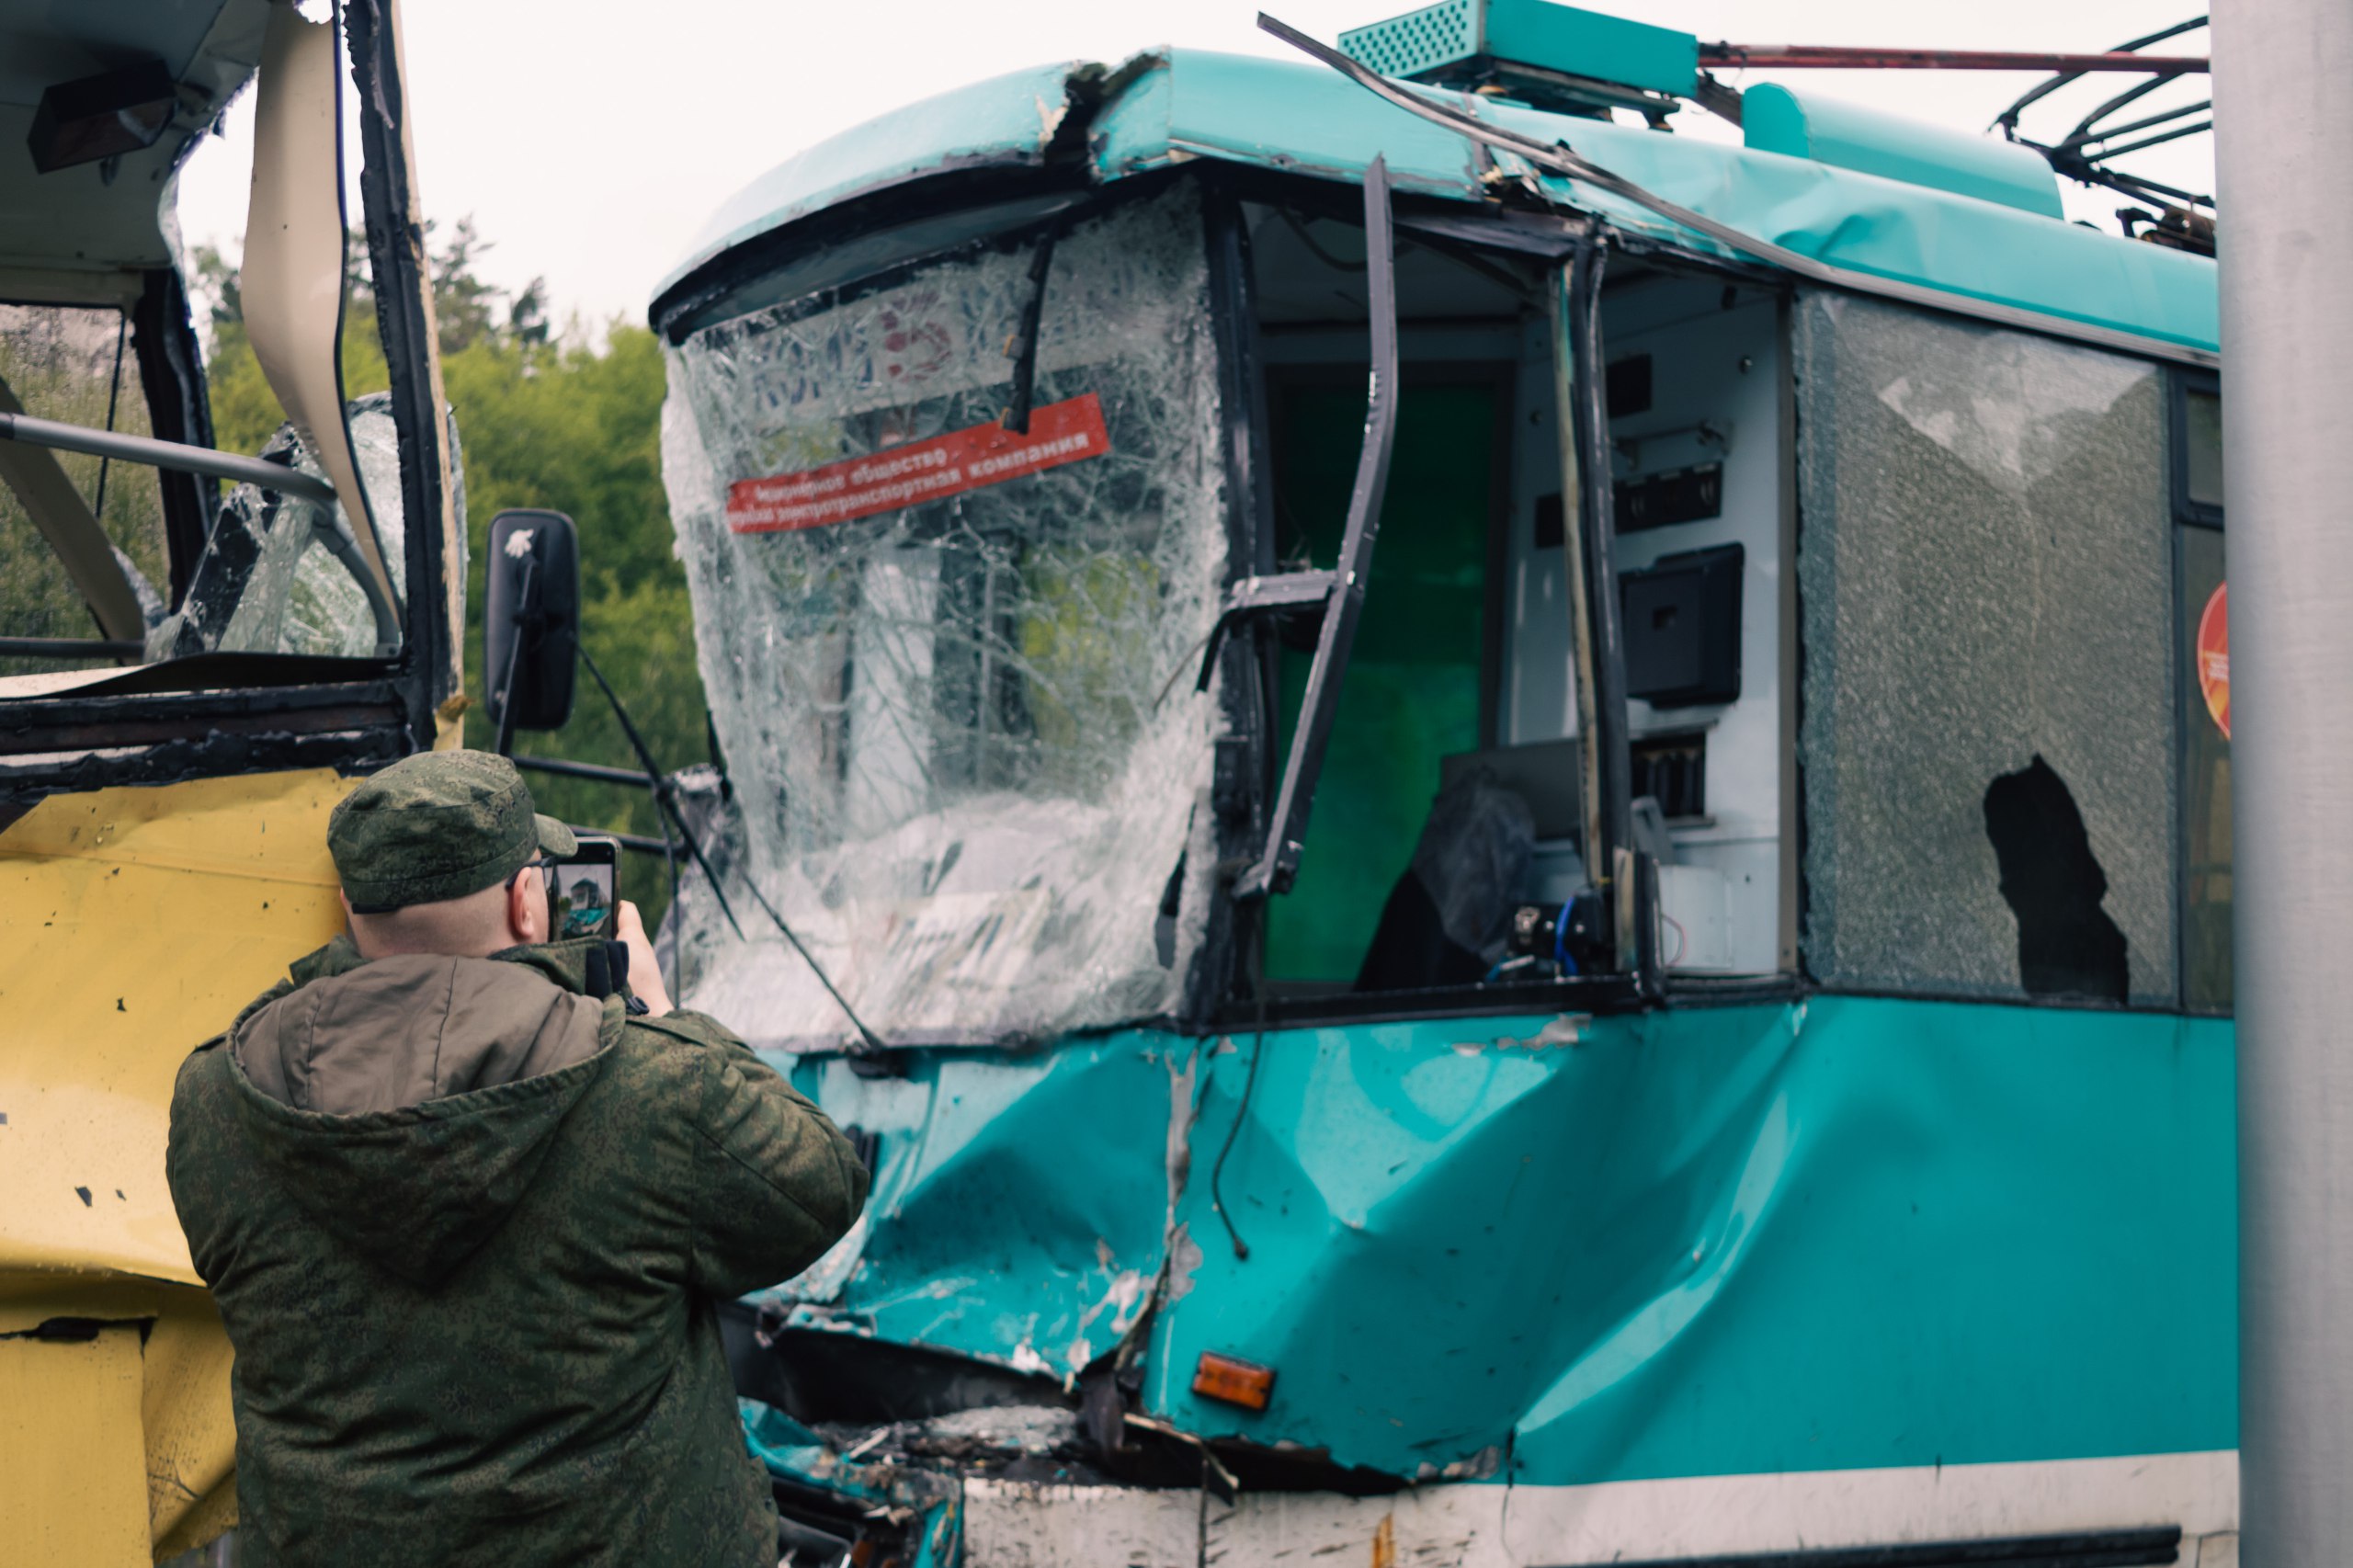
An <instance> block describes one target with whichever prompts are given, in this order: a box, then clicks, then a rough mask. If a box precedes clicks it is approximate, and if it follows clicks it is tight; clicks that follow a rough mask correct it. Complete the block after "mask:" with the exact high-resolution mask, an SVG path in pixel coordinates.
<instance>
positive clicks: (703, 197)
mask: <svg viewBox="0 0 2353 1568" xmlns="http://www.w3.org/2000/svg"><path fill="white" fill-rule="evenodd" d="M1271 8H1272V9H1273V10H1274V14H1275V15H1277V16H1279V17H1282V18H1283V20H1285V21H1287V22H1290V24H1291V25H1293V26H1294V27H1297V28H1302V30H1304V31H1306V32H1309V33H1311V34H1313V35H1314V36H1316V37H1319V38H1322V39H1324V40H1327V41H1329V40H1333V39H1334V38H1336V36H1337V34H1338V33H1339V31H1340V30H1341V29H1342V28H1350V27H1356V26H1359V25H1361V24H1363V23H1365V22H1368V21H1377V20H1380V19H1381V18H1382V17H1388V16H1391V15H1394V14H1396V13H1397V12H1398V11H1401V10H1409V9H1412V8H1413V6H1411V5H1399V4H1394V3H1383V0H1370V3H1367V0H1272V7H1271ZM1593 8H1596V9H1604V10H1610V11H1614V12H1616V13H1617V14H1619V15H1621V16H1628V17H1636V18H1639V19H1641V20H1643V21H1649V22H1654V23H1657V24H1660V25H1662V26H1667V27H1675V28H1683V29H1685V30H1688V31H1691V32H1695V33H1697V34H1699V37H1700V38H1702V39H1704V40H1717V39H1729V40H1733V41H1735V42H1741V43H1825V44H1878V45H1883V46H1889V47H1925V46H1943V47H1949V48H1970V49H2010V50H2046V51H2059V50H2065V51H2087V50H2097V49H2107V48H2110V47H2112V46H2114V45H2115V44H2117V43H2119V42H2121V41H2123V40H2126V39H2128V38H2131V37H2134V36H2137V35H2139V34H2143V33H2149V32H2154V31H2156V30H2157V29H2158V28H2162V27H2165V26H2167V25H2169V24H2171V23H2174V22H2177V21H2180V20H2182V19H2183V18H2184V17H2188V16H2193V15H2196V14H2197V11H2198V9H2199V7H2197V6H2194V5H2193V4H2191V0H2155V3H2152V0H2067V3H2064V4H2058V3H2053V0H1970V3H1969V4H1967V5H1958V4H1955V5H1944V6H1927V5H1917V6H1889V5H1884V4H1871V3H1859V0H1739V3H1734V0H1611V3H1607V4H1601V5H1597V6H1594V7H1593ZM403 10H404V15H405V17H406V19H407V24H406V25H407V56H408V68H409V74H410V77H411V79H412V97H411V103H412V105H413V108H414V113H415V138H416V149H417V164H418V177H419V182H420V185H421V187H422V189H423V192H424V198H425V207H426V213H427V214H428V215H429V216H431V217H432V218H434V219H435V220H437V221H438V222H443V223H447V222H451V221H454V220H456V219H458V218H460V217H464V216H467V215H469V214H471V215H472V217H473V219H474V221H475V223H476V226H477V227H478V229H479V230H480V232H481V233H482V234H483V237H484V238H485V239H488V240H490V241H491V242H493V243H494V245H495V248H494V250H493V251H492V252H491V253H490V254H489V256H488V257H487V258H486V260H485V263H484V267H483V270H484V271H485V272H486V273H487V274H488V275H489V276H490V278H492V279H493V280H494V281H495V282H498V283H500V284H503V285H506V286H507V287H510V288H512V287H516V286H519V285H520V284H522V283H524V282H526V281H528V280H529V278H533V277H541V276H543V277H545V278H547V280H548V283H549V293H550V298H551V304H552V306H553V308H554V311H555V312H556V313H557V315H558V316H559V318H560V319H561V318H562V317H563V316H564V315H566V314H569V313H571V312H578V313H579V314H580V315H581V316H583V317H584V318H585V319H586V320H587V321H589V322H591V323H596V322H601V321H604V320H606V319H608V318H611V317H614V316H620V317H624V318H627V319H629V320H631V321H642V320H643V319H644V313H645V306H646V302H647V300H648V298H649V296H650V295H651V294H652V292H653V290H654V285H655V283H656V282H658V281H659V280H660V279H661V278H662V277H663V276H664V275H665V274H666V273H667V272H668V271H669V270H670V268H671V267H674V266H676V264H677V262H678V261H679V260H680V259H681V258H682V257H683V256H685V254H686V252H687V250H688V246H689V244H691V242H692V241H693V239H694V237H695V235H696V234H697V233H699V231H700V230H701V228H702V225H703V222H704V220H705V219H706V218H708V217H709V216H710V212H711V210H713V209H714V208H716V207H717V206H718V205H719V204H720V202H722V200H724V199H726V198H727V197H728V196H729V195H730V194H732V193H733V191H734V190H736V189H737V188H738V187H741V186H743V185H744V184H745V183H746V182H747V181H749V180H751V179H752V178H753V177H754V176H757V175H758V174H760V173H761V172H762V171H763V170H765V169H767V168H769V167H770V166H772V165H775V164H777V163H778V162H779V161H780V160H782V159H783V158H785V157H787V156H789V155H790V154H791V153H795V152H797V151H799V150H800V149H801V148H803V147H806V146H809V145H810V144H812V143H813V142H820V141H823V140H824V139H825V138H826V137H828V136H831V135H834V134H835V133H836V132H838V131H846V130H848V129H849V128H850V127H852V126H855V125H858V124H859V123H861V122H863V121H865V120H869V119H875V118H877V117H879V116H881V115H885V114H888V113H889V112H890V111H891V110H892V109H894V108H899V107H901V106H903V105H905V104H908V103H912V102H914V101H915V100H917V99H920V98H923V97H929V96H930V95H932V94H934V93H938V92H942V91H945V90H947V89H949V88H950V87H954V86H958V85H962V84H965V83H969V82H973V81H978V80H980V79H982V78H983V77H987V76H992V75H996V74H1002V73H1004V72H1007V71H1013V70H1018V69H1021V68H1023V67H1026V66H1032V65H1038V64H1041V63H1045V62H1053V61H1060V60H1074V59H1089V60H1106V61H1110V60H1119V59H1121V58H1124V57H1125V56H1127V55H1129V54H1131V53H1134V52H1135V51H1138V50H1142V49H1147V48H1151V47H1153V46H1155V45H1160V44H1178V45H1184V46H1187V47H1191V48H1197V49H1212V50H1227V51H1246V52H1250V53H1259V54H1274V55H1286V56H1289V55H1292V51H1290V50H1289V49H1287V48H1286V47H1285V46H1284V45H1282V44H1280V43H1279V42H1277V41H1276V40H1274V39H1272V38H1270V37H1268V36H1267V35H1266V34H1264V33H1261V32H1259V31H1258V30H1257V29H1256V25H1255V18H1256V9H1255V6H1254V4H1253V0H1017V3H1016V4H1014V5H1010V6H989V5H975V4H972V3H970V0H953V3H950V0H864V3H863V4H860V5H824V6H819V5H785V4H778V3H777V0H703V3H702V4H699V5H682V6H676V8H668V7H649V6H644V5H643V4H642V3H641V0H629V3H627V4H623V3H620V0H568V3H565V4H561V5H557V4H550V3H549V0H536V3H532V4H526V3H524V0H403ZM2161 48H2162V49H2163V51H2165V52H2181V53H2198V54H2202V53H2204V52H2205V48H2206V45H2205V35H2204V34H2203V33H2202V32H2200V33H2191V34H2188V35H2187V36H2185V37H2184V38H2183V39H2181V40H2178V42H2177V43H2173V42H2169V43H2167V44H2165V45H2164V46H2161ZM1294 57H1295V56H1294ZM1767 79H1774V80H1783V81H1789V82H1790V83H1791V84H1792V85H1802V86H1803V87H1804V88H1806V89H1807V90H1810V91H1813V92H1818V93H1824V94H1827V95H1829V96H1834V97H1844V98H1847V99H1849V100H1851V101H1854V102H1859V103H1865V104H1870V105H1873V106H1875V107H1879V108H1889V109H1893V110H1896V111H1898V112H1901V113H1905V114H1909V115H1912V116H1914V117H1915V118H1918V119H1927V120H1933V121H1936V122H1938V123H1939V124H1944V125H1949V126H1955V127H1959V128H1961V129H1965V130H1968V131H1982V130H1983V129H1984V127H1985V125H1986V124H1987V123H1988V122H1989V121H1990V120H1991V119H1993V117H1994V116H1995V114H1996V113H1998V112H1999V111H2000V110H2001V109H2002V108H2004V107H2005V106H2006V105H2007V104H2008V103H2009V102H2010V101H2011V100H2012V99H2013V98H2015V97H2018V94H2019V93H2021V92H2023V91H2024V90H2025V89H2026V88H2027V87H2028V86H2029V85H2032V82H2033V81H2034V78H2032V77H2020V76H2015V75H2010V74H1984V73H1977V72H1873V73H1862V72H1808V73H1801V74H1773V73H1749V74H1746V75H1745V76H1737V75H1736V76H1732V77H1728V78H1727V80H1730V81H1731V82H1733V85H1744V84H1746V83H1754V82H1756V81H1760V80H1767ZM2205 80H2206V79H2205V78H2204V77H2203V76H2199V77H2194V78H2191V79H2189V80H2188V81H2186V82H2184V83H2182V84H2179V85H2177V86H2173V87H2168V88H2165V89H2163V90H2162V91H2161V94H2160V95H2159V96H2156V97H2152V98H2150V99H2148V100H2145V104H2146V106H2148V107H2161V106H2163V105H2165V104H2166V103H2170V102H2178V101H2186V100H2187V99H2188V98H2191V97H2205V96H2206V92H2205ZM2116 85H2119V84H2118V82H2117V79H2115V78H2109V80H2108V81H2107V82H2106V83H2104V84H2101V83H2095V84H2093V85H2078V86H2077V87H2075V88H2074V89H2071V93H2072V96H2071V97H2067V98H2065V99H2064V100H2063V105H2064V107H2063V108H2061V109H2060V110H2059V111H2058V112H2056V113H2052V112H2050V111H2048V110H2045V111H2044V112H2043V113H2042V114H2041V117H2040V119H2030V120H2029V124H2028V126H2027V128H2026V129H2027V130H2028V131H2029V134H2031V133H2033V132H2035V131H2038V130H2040V131H2041V132H2042V135H2043V138H2044V139H2050V138H2055V137H2056V136H2058V135H2059V134H2061V133H2062V132H2063V131H2064V130H2065V129H2066V128H2067V127H2068V126H2069V125H2072V124H2073V122H2074V118H2075V115H2079V114H2081V113H2082V112H2084V111H2085V110H2086V109H2088V108H2090V107H2091V106H2092V105H2093V104H2095V103H2097V102H2098V101H2099V100H2100V98H2101V97H2104V96H2106V93H2107V92H2108V91H2112V90H2114V88H2115V86H2116ZM2054 101H2055V100H2054ZM2140 107H2143V106H2136V108H2140ZM252 109H253V96H252V94H251V93H247V94H246V95H245V97H244V98H243V99H241V100H240V101H239V103H238V105H237V107H236V108H235V109H234V110H233V111H232V113H231V115H230V117H229V120H228V131H227V136H226V138H225V140H224V141H222V142H221V143H220V144H217V145H209V146H207V147H206V148H205V149H203V150H202V151H200V152H199V153H198V154H197V155H196V158H195V159H194V160H193V161H192V163H191V165H190V166H189V168H188V171H187V172H186V174H185V175H184V176H183V178H182V182H181V222H182V226H183V231H184V233H186V235H187V237H188V240H189V241H190V242H191V243H201V242H208V241H209V242H210V243H213V244H220V245H221V246H222V248H223V249H224V250H227V251H229V252H230V253H232V254H234V253H235V252H236V251H237V250H238V248H239V244H238V236H239V235H240V234H241V233H243V231H244V206H245V184H246V180H247V177H248V172H249V170H250V168H251V166H252V153H251V138H252V128H253V112H252ZM2070 111H2072V112H2070ZM1677 125H1678V126H1680V127H1683V128H1684V129H1683V131H1681V132H1680V133H1682V134H1696V135H1702V136H1708V137H1713V138H1722V139H1725V140H1735V141H1736V140H1737V139H1738V136H1739V132H1738V131H1737V130H1736V129H1734V128H1733V127H1731V126H1728V125H1724V124H1722V122H1721V121H1718V120H1716V119H1713V117H1711V116H1709V115H1706V114H1703V113H1701V112H1700V111H1699V110H1698V109H1696V108H1694V109H1687V110H1685V111H1684V112H1683V113H1682V114H1680V115H1678V116H1677ZM2134 166H2135V167H2136V168H2137V169H2138V170H2139V172H2141V173H2143V174H2145V175H2147V176H2150V177H2153V178H2157V179H2162V180H2165V181H2166V182H2167V183H2170V184H2177V185H2182V186H2186V187H2189V188H2192V189H2197V190H2206V189H2210V188H2211V143H2210V142H2209V140H2208V139H2207V138H2204V137H2197V138H2191V139H2189V140H2188V141H2187V142H2183V143H2180V144H2177V146H2175V147H2168V148H2165V149H2161V150H2158V151H2157V152H2155V153H2151V154H2148V155H2146V156H2145V157H2143V159H2141V160H2138V161H2137V162H2136V163H2135V165H2134ZM2068 190H2069V196H2068V208H2069V211H2070V214H2071V215H2072V216H2075V217H2077V218H2085V219H2089V220H2091V221H2093V222H2097V223H2099V224H2100V225H2101V226H2102V227H2112V226H2113V217H2112V214H2113V212H2114V210H2115V209H2116V208H2118V207H2120V206H2123V205H2125V204H2126V203H2125V202H2124V200H2123V199H2122V198H2120V197H2118V196H2115V195H2113V194H2111V193H2109V192H2105V191H2078V190H2076V189H2075V187H2068Z"/></svg>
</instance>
